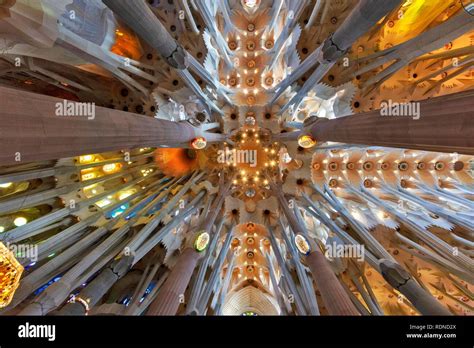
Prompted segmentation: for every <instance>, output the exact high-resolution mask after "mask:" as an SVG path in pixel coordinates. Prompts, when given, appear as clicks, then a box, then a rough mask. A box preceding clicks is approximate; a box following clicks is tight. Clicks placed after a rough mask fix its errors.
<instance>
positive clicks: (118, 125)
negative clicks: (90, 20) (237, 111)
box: [0, 87, 224, 165]
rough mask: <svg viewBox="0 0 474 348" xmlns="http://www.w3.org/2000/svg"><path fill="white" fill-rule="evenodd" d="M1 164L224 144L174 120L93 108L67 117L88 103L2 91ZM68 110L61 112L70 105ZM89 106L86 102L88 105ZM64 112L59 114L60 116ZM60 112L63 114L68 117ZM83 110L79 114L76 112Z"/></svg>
mask: <svg viewBox="0 0 474 348" xmlns="http://www.w3.org/2000/svg"><path fill="white" fill-rule="evenodd" d="M0 98H1V99H2V110H1V111H0V149H2V151H1V153H0V165H10V164H18V163H19V162H21V163H25V162H33V161H45V160H52V159H58V158H65V157H73V156H79V155H83V154H89V153H100V152H107V151H117V150H121V149H133V148H140V147H160V146H176V147H177V146H180V145H181V146H182V144H185V143H187V142H190V141H191V140H193V139H194V138H196V137H198V136H203V137H205V138H206V140H207V141H208V142H213V141H221V140H223V139H224V136H223V135H221V134H215V133H208V132H203V131H201V129H200V128H196V127H193V126H192V125H191V124H189V123H187V122H172V121H167V120H159V119H156V118H153V117H148V116H142V115H136V114H132V113H127V112H123V111H119V110H113V109H108V108H103V107H95V106H92V108H91V109H89V110H88V111H90V112H93V114H91V115H83V116H79V115H77V114H74V115H70V116H64V111H66V112H67V111H68V108H71V109H70V110H72V108H75V109H79V106H81V110H80V111H85V110H87V108H83V107H82V106H83V105H82V104H77V103H75V102H71V101H64V100H62V99H58V98H53V97H49V96H44V95H40V94H34V93H30V92H24V91H21V90H17V89H12V88H5V87H0ZM64 103H67V104H66V105H67V108H66V110H59V108H60V106H59V105H63V106H64V105H65V104H64ZM84 105H85V104H84ZM57 111H58V114H57ZM60 111H63V113H62V116H61V113H59V112H60ZM76 111H77V110H76Z"/></svg>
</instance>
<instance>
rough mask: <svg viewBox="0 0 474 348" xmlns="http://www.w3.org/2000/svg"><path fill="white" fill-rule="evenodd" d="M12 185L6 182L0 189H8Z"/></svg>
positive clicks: (0, 185)
mask: <svg viewBox="0 0 474 348" xmlns="http://www.w3.org/2000/svg"><path fill="white" fill-rule="evenodd" d="M12 185H13V184H12V183H11V182H7V183H5V184H0V187H1V188H8V187H10V186H12Z"/></svg>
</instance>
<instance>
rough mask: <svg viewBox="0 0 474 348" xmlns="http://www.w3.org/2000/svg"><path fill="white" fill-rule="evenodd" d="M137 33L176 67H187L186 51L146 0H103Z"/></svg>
mask: <svg viewBox="0 0 474 348" xmlns="http://www.w3.org/2000/svg"><path fill="white" fill-rule="evenodd" d="M103 3H104V4H105V5H107V7H108V8H110V9H111V10H112V11H113V12H114V13H115V14H116V15H117V16H118V17H120V19H122V20H123V21H124V22H125V23H126V24H127V25H128V26H129V27H130V28H132V29H133V31H134V32H135V33H137V34H138V36H140V37H141V38H142V39H144V40H145V41H146V42H148V44H149V45H150V46H151V47H153V48H154V49H156V50H157V51H158V52H159V54H160V55H161V56H162V57H163V58H164V59H165V61H166V62H168V64H169V65H171V66H172V67H173V68H176V69H186V68H187V66H188V62H187V59H186V52H185V51H184V49H183V48H182V47H181V45H180V44H179V43H178V42H176V40H175V39H173V37H172V36H171V35H170V34H169V33H168V31H167V30H166V28H165V27H164V26H163V24H161V22H160V20H159V19H158V17H156V15H155V14H154V13H153V11H152V10H151V9H150V8H149V6H148V5H147V3H146V2H145V1H129V0H103Z"/></svg>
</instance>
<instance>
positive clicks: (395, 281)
mask: <svg viewBox="0 0 474 348" xmlns="http://www.w3.org/2000/svg"><path fill="white" fill-rule="evenodd" d="M380 271H381V274H382V276H383V277H384V278H385V280H386V281H387V283H389V284H390V285H391V286H392V287H393V288H394V289H397V290H398V291H400V292H401V293H402V294H403V295H405V296H406V298H407V299H408V300H409V301H410V302H411V303H412V304H413V306H414V307H415V308H416V309H418V310H419V311H420V313H421V314H423V315H452V314H451V312H450V311H449V310H447V309H446V308H444V307H443V306H442V305H441V304H440V303H439V302H438V301H436V299H435V298H434V297H433V296H432V295H431V294H430V293H428V292H427V291H426V290H424V289H423V288H422V287H421V286H420V285H418V283H417V282H416V281H415V280H413V278H412V277H411V276H410V274H409V273H408V272H407V271H405V270H404V269H403V268H402V267H401V266H400V265H399V264H397V263H395V262H392V261H390V260H385V259H382V260H380Z"/></svg>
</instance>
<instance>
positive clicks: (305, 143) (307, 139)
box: [298, 135, 317, 149]
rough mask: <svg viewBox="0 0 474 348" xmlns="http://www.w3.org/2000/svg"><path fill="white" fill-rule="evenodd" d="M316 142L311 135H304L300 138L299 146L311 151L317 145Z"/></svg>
mask: <svg viewBox="0 0 474 348" xmlns="http://www.w3.org/2000/svg"><path fill="white" fill-rule="evenodd" d="M316 143H317V142H316V140H314V139H313V138H312V137H311V136H310V135H302V136H300V137H299V138H298V145H299V146H301V147H302V148H303V149H309V148H310V147H313V146H314V145H316Z"/></svg>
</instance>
